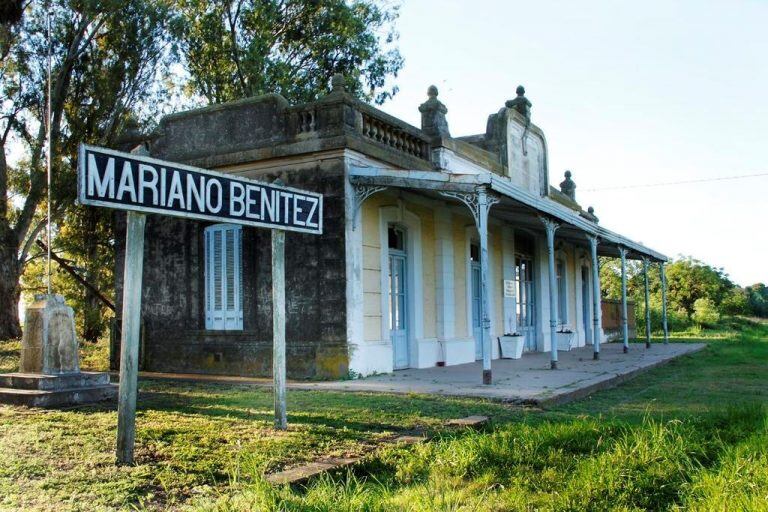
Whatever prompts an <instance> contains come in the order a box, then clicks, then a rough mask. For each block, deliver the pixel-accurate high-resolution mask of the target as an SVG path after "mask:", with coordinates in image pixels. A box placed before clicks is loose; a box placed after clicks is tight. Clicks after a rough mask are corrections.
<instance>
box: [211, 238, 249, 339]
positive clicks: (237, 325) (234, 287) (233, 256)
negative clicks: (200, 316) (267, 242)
mask: <svg viewBox="0 0 768 512" xmlns="http://www.w3.org/2000/svg"><path fill="white" fill-rule="evenodd" d="M242 252H243V251H242V228H241V227H240V226H235V225H232V224H216V225H213V226H209V227H207V228H206V229H205V328H206V329H218V330H242V328H243V276H242V261H243V255H242Z"/></svg>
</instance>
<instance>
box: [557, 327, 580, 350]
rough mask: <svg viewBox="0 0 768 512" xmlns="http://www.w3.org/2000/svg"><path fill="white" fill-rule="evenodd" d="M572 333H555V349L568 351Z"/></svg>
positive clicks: (570, 345)
mask: <svg viewBox="0 0 768 512" xmlns="http://www.w3.org/2000/svg"><path fill="white" fill-rule="evenodd" d="M574 336H575V335H574V333H572V332H558V333H555V337H556V338H557V350H564V351H566V352H567V351H569V350H571V348H573V345H572V343H573V338H574Z"/></svg>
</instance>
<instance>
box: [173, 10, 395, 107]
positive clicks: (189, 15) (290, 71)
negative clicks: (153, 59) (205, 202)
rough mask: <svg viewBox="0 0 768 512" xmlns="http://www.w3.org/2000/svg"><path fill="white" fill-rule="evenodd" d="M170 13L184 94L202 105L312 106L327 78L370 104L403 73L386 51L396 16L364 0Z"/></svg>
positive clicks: (389, 49) (379, 100)
mask: <svg viewBox="0 0 768 512" xmlns="http://www.w3.org/2000/svg"><path fill="white" fill-rule="evenodd" d="M177 10H178V13H179V15H180V18H181V20H182V22H181V23H180V24H179V25H178V31H177V36H178V38H179V48H180V51H181V55H182V58H183V62H184V64H185V65H186V69H187V71H188V73H189V84H188V86H189V92H190V93H191V94H194V95H199V96H202V97H203V98H205V100H207V101H208V102H209V103H221V102H225V101H230V100H235V99H240V98H245V97H249V96H255V95H259V94H265V93H273V92H275V93H279V94H282V95H283V96H284V97H285V98H287V99H288V100H289V101H292V102H307V101H312V100H315V99H317V97H318V96H319V95H320V94H321V93H322V92H323V91H324V90H325V89H326V88H327V84H328V81H329V80H330V78H331V76H332V75H333V74H334V73H343V74H345V75H346V76H347V77H348V84H347V86H348V90H351V91H352V92H354V93H356V94H358V95H360V96H361V97H363V98H365V99H367V100H374V101H376V102H377V103H382V102H383V101H385V100H386V99H387V98H390V97H391V96H392V95H393V94H395V93H396V91H397V90H396V88H389V89H386V88H385V85H386V80H387V78H388V77H389V76H397V72H398V71H399V70H400V68H401V67H402V65H403V59H402V57H401V56H400V53H399V51H398V50H397V48H395V47H393V46H392V45H393V43H394V42H395V40H396V38H397V34H396V33H395V32H394V30H393V28H392V26H393V22H394V20H395V19H396V17H397V10H396V9H387V8H382V7H379V6H377V5H376V3H374V2H373V1H371V0H353V1H351V2H348V1H346V0H259V1H255V0H180V1H179V2H178V3H177ZM380 34H381V36H380ZM364 87H365V89H364Z"/></svg>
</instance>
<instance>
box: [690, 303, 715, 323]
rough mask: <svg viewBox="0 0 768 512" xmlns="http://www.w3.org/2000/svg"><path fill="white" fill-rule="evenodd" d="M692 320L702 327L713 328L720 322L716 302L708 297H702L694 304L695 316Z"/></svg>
mask: <svg viewBox="0 0 768 512" xmlns="http://www.w3.org/2000/svg"><path fill="white" fill-rule="evenodd" d="M691 319H692V320H693V321H694V322H696V323H697V324H699V325H702V326H712V325H714V324H716V323H717V321H718V320H720V313H718V312H717V308H716V307H715V303H714V301H712V299H709V298H707V297H700V298H698V299H696V302H694V303H693V315H691Z"/></svg>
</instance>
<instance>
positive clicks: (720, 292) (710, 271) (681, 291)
mask: <svg viewBox="0 0 768 512" xmlns="http://www.w3.org/2000/svg"><path fill="white" fill-rule="evenodd" d="M667 283H668V290H669V291H668V296H669V302H670V304H671V305H672V306H673V307H674V308H675V309H677V308H682V309H685V310H686V311H687V312H688V314H693V312H694V304H695V302H696V300H697V299H700V298H707V299H709V300H711V301H712V302H713V303H714V304H715V306H718V305H719V304H720V303H721V302H722V301H723V299H724V298H725V296H726V294H727V293H728V292H729V291H730V290H731V289H732V288H733V287H734V284H733V283H732V282H731V280H730V279H728V276H727V274H726V273H725V272H724V271H723V269H721V268H715V267H711V266H709V265H707V264H706V263H703V262H701V261H699V260H696V259H693V258H691V257H684V258H681V259H678V260H676V261H674V262H673V263H671V264H669V265H667Z"/></svg>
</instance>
